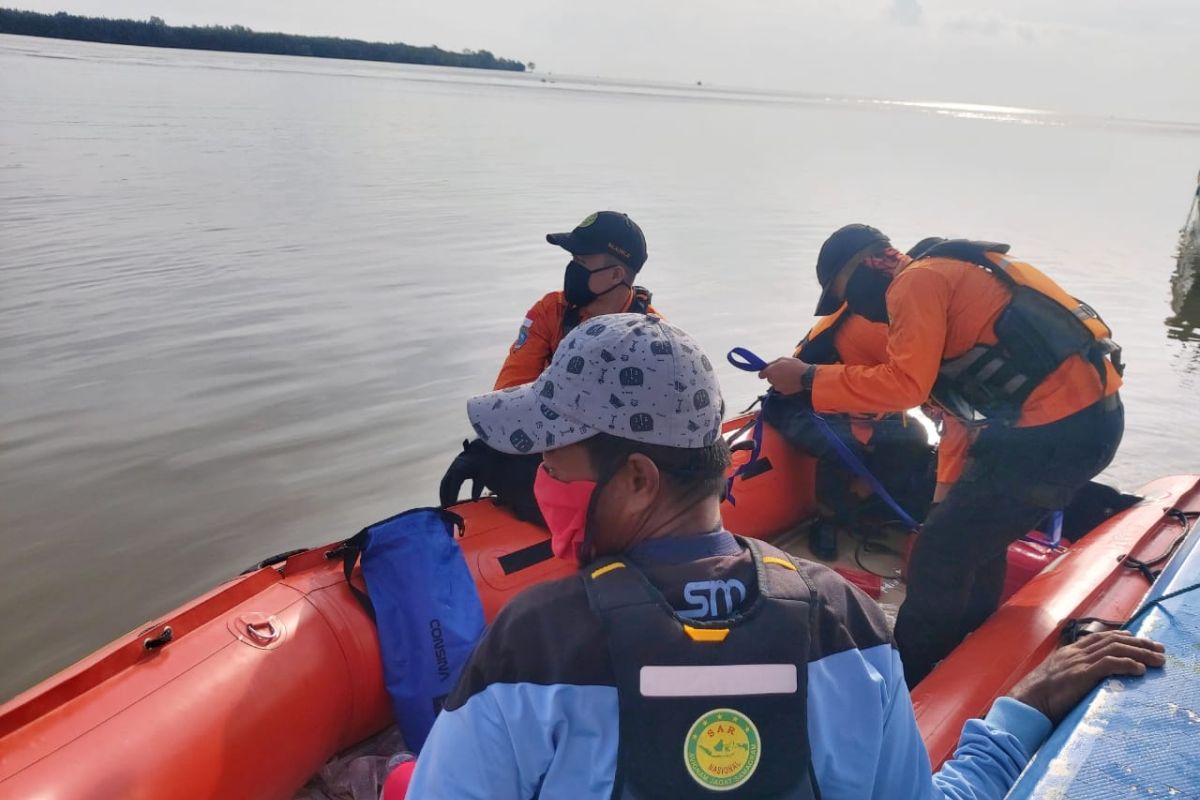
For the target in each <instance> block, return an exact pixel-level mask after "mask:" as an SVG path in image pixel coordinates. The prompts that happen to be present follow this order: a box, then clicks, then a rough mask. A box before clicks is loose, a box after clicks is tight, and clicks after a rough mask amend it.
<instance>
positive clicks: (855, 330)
mask: <svg viewBox="0 0 1200 800" xmlns="http://www.w3.org/2000/svg"><path fill="white" fill-rule="evenodd" d="M843 317H844V319H843ZM835 324H836V325H837V326H838V327H837V330H835V331H834V332H833V349H834V350H836V351H837V356H838V361H839V363H841V364H855V365H862V366H871V365H873V364H882V363H883V362H884V361H886V360H887V340H888V326H887V324H886V323H883V322H872V321H871V320H869V319H867V318H866V317H863V316H859V315H858V314H855V313H853V312H851V311H850V310H849V309H848V308H846V306H845V304H843V305H842V307H841V308H839V309H838V310H837V311H835V312H834V313H832V314H830V315H828V316H826V317H822V318H821V319H819V320H818V321H817V324H816V325H813V327H812V330H810V331H809V332H808V334H807V335H806V336H805V337H804V338H803V339H802V340H801V341H800V344H799V345H797V346H796V352H795V356H796V357H797V358H800V357H801V355H800V353H801V351H802V350H803V349H804V345H805V343H806V342H811V341H813V340H815V339H816V338H817V337H818V336H820V335H821V334H822V333H824V332H825V331H826V330H828V329H829V328H830V327H831V326H833V325H835ZM850 430H851V432H852V433H853V434H854V438H855V439H857V440H858V441H859V442H861V443H862V444H867V443H868V442H870V441H871V435H872V434H873V433H874V432H875V429H874V427H873V425H872V421H871V420H869V419H852V420H851V421H850Z"/></svg>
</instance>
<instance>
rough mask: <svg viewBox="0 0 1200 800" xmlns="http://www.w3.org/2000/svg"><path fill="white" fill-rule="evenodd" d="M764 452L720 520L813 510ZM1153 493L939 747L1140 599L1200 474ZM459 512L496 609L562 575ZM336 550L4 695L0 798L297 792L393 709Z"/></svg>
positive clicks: (791, 525) (1008, 626) (756, 519)
mask: <svg viewBox="0 0 1200 800" xmlns="http://www.w3.org/2000/svg"><path fill="white" fill-rule="evenodd" d="M742 422H744V420H735V421H733V422H731V423H730V424H729V427H728V430H729V431H734V430H737V429H738V428H740V427H741V423H742ZM763 456H764V457H765V460H766V461H767V462H768V465H767V466H765V467H764V466H763V465H759V466H757V467H756V468H755V469H754V470H751V471H749V472H748V473H746V474H745V475H743V476H740V477H739V478H737V480H736V482H735V484H736V485H735V487H734V488H735V496H736V497H737V505H736V506H735V507H726V512H727V516H726V522H727V525H728V527H729V528H730V529H732V530H734V531H736V532H739V533H743V534H746V535H753V536H759V537H768V536H773V535H775V534H778V533H781V532H784V531H787V530H790V529H795V528H796V527H797V525H799V524H800V523H802V522H803V521H804V519H805V518H806V517H807V516H809V514H810V513H811V511H812V508H813V502H812V478H813V470H814V467H813V464H812V462H811V461H810V460H808V459H806V458H802V457H799V456H797V455H795V454H794V453H792V452H791V451H790V450H789V449H788V448H786V447H784V446H782V444H781V443H780V442H779V441H777V440H775V439H774V438H772V437H771V436H770V434H769V432H768V436H767V440H766V442H765V443H764V447H763ZM739 458H743V459H744V458H745V455H744V454H740V453H739ZM1145 492H1146V494H1147V496H1148V497H1147V499H1146V500H1145V501H1143V502H1142V503H1140V504H1139V505H1137V506H1135V507H1134V508H1132V509H1129V510H1128V511H1126V512H1123V513H1122V514H1120V515H1118V516H1117V517H1114V518H1112V519H1111V520H1109V521H1108V522H1107V523H1105V524H1104V525H1103V526H1101V528H1100V529H1098V530H1096V531H1095V532H1093V533H1092V534H1090V535H1089V536H1088V537H1086V539H1085V540H1084V541H1083V542H1081V543H1080V544H1078V545H1077V546H1075V547H1074V548H1072V549H1071V550H1070V551H1068V552H1067V553H1066V554H1065V555H1064V556H1062V557H1061V558H1060V559H1059V560H1058V561H1056V562H1055V563H1054V564H1053V565H1052V566H1051V567H1050V568H1048V569H1047V570H1046V571H1044V572H1043V573H1042V574H1041V575H1039V576H1038V577H1037V578H1035V579H1034V580H1033V581H1031V582H1030V583H1029V584H1028V585H1026V586H1025V587H1024V588H1023V589H1021V590H1020V591H1018V592H1017V594H1016V595H1014V596H1013V597H1012V599H1011V600H1010V601H1009V602H1008V603H1007V604H1005V606H1004V607H1003V608H1002V609H1001V610H1000V611H999V612H998V613H997V614H996V615H995V617H994V618H993V619H992V620H991V621H989V622H988V623H987V624H986V625H985V626H984V627H983V628H981V629H980V630H979V631H978V632H977V633H976V634H974V635H972V636H971V637H970V638H969V639H968V640H967V641H966V642H965V643H964V644H963V645H962V646H961V647H960V648H959V649H958V651H956V652H955V653H954V654H953V655H952V656H951V657H950V658H949V659H947V660H946V661H945V662H943V664H942V665H941V666H940V667H939V668H938V669H937V670H936V671H935V672H934V673H933V674H932V675H931V676H930V678H929V679H928V680H927V681H925V683H923V684H922V685H921V686H920V687H918V689H917V691H916V693H915V695H914V702H915V703H916V706H917V713H918V720H919V722H920V724H921V729H922V732H923V734H924V736H925V739H926V742H927V743H928V744H929V747H930V750H931V753H932V754H933V757H934V760H935V762H940V761H941V760H942V759H943V758H944V757H945V756H946V755H947V754H948V753H949V751H950V749H951V748H952V747H953V743H954V740H955V739H956V738H957V735H958V731H959V730H960V729H961V726H962V723H963V721H964V720H965V719H966V718H968V717H970V716H975V715H978V714H980V713H982V712H983V711H984V710H985V709H986V707H987V706H988V704H989V703H990V702H991V701H992V700H993V699H994V698H995V697H996V696H998V695H999V694H1001V693H1002V692H1003V691H1005V690H1006V689H1007V688H1008V687H1009V686H1011V684H1012V683H1013V682H1015V681H1016V680H1017V679H1018V678H1019V677H1020V676H1021V674H1023V672H1024V671H1025V670H1027V669H1028V668H1029V667H1030V666H1032V665H1033V664H1034V663H1035V662H1036V661H1037V659H1039V658H1040V657H1042V656H1043V655H1045V653H1046V652H1048V650H1049V649H1050V648H1051V647H1052V646H1053V642H1054V640H1055V638H1056V637H1057V635H1058V632H1059V631H1060V629H1061V625H1062V622H1063V621H1064V620H1065V619H1067V618H1070V617H1078V616H1103V617H1109V618H1120V617H1122V616H1123V615H1127V614H1129V613H1130V612H1131V611H1132V610H1133V609H1134V608H1135V607H1136V606H1137V604H1138V602H1139V600H1140V598H1141V596H1142V595H1143V594H1144V593H1145V590H1146V588H1147V586H1146V582H1145V580H1144V579H1143V578H1142V577H1141V575H1140V574H1138V573H1137V572H1136V571H1134V570H1131V569H1129V568H1127V567H1124V566H1122V564H1121V559H1120V558H1119V556H1124V555H1126V554H1134V555H1138V556H1140V557H1143V558H1148V557H1151V556H1152V555H1157V554H1158V553H1159V552H1160V551H1162V550H1164V549H1165V548H1167V547H1168V546H1169V545H1170V543H1171V542H1172V541H1173V540H1174V539H1176V538H1177V537H1178V536H1179V535H1180V525H1179V523H1178V522H1177V521H1175V519H1174V518H1173V517H1172V516H1170V515H1167V514H1164V509H1167V508H1179V509H1184V510H1196V509H1200V487H1198V478H1197V477H1195V476H1189V477H1174V478H1165V479H1162V480H1159V481H1156V482H1155V483H1153V484H1151V485H1150V486H1148V487H1147V488H1146V489H1145ZM454 510H455V512H456V513H458V514H460V515H461V516H462V517H463V518H464V520H465V530H464V531H463V535H462V538H461V540H460V542H461V545H462V550H463V553H464V556H465V557H466V559H467V561H468V564H469V566H470V568H471V571H472V573H473V574H474V576H475V579H476V583H477V585H478V587H479V590H480V594H481V597H482V598H483V603H484V609H485V613H486V615H487V617H488V618H489V619H490V618H492V617H493V616H494V615H495V613H496V612H497V611H498V610H499V609H500V607H501V606H503V604H504V603H505V602H506V601H507V600H508V599H509V598H511V597H512V596H513V595H514V594H515V593H517V592H518V591H520V590H521V589H523V588H524V587H526V586H529V585H531V584H533V583H536V582H538V581H543V580H549V579H552V578H557V577H561V576H564V575H568V574H570V573H571V567H570V566H569V565H568V564H567V563H566V562H562V561H559V560H556V559H554V558H553V557H551V556H550V552H549V546H548V540H547V536H546V534H545V532H544V531H542V530H541V529H539V528H536V527H534V526H530V525H526V524H524V523H520V522H518V521H516V520H514V519H513V518H512V517H511V516H509V515H508V514H507V513H506V512H505V511H504V510H503V509H501V508H499V507H497V506H496V505H495V504H494V503H493V502H492V501H490V500H487V499H485V500H482V501H479V502H474V503H463V504H460V505H458V506H456V507H455V509H454ZM780 541H781V542H785V541H786V538H784V539H780ZM333 549H334V548H333V546H332V545H331V546H327V547H320V548H314V549H310V550H305V551H301V552H297V553H292V554H286V555H284V556H280V557H277V558H275V559H270V560H268V561H267V562H264V563H263V564H261V565H258V566H257V568H255V569H253V570H252V571H248V572H247V573H246V574H243V575H242V576H240V577H238V578H235V579H234V580H232V581H230V582H228V583H226V584H224V585H222V586H218V587H217V588H215V589H213V590H212V591H211V592H209V593H208V594H205V595H203V596H202V597H199V598H196V599H195V600H193V601H192V602H190V603H188V604H186V605H184V606H183V607H181V608H179V609H177V610H176V611H174V612H172V613H171V614H168V615H166V616H164V617H163V618H161V619H158V620H155V621H153V622H151V623H149V624H147V625H145V626H143V627H142V628H140V629H139V630H137V631H136V632H133V633H130V634H128V635H127V636H124V637H122V638H120V639H118V640H117V641H115V642H113V643H112V644H110V645H108V646H107V647H105V648H103V649H101V650H100V651H98V652H97V653H95V654H93V655H92V656H90V657H88V658H86V659H84V660H83V661H81V662H79V663H78V664H76V665H74V666H73V667H70V668H69V669H67V670H65V671H63V672H61V673H59V674H58V675H55V676H53V677H51V678H50V679H48V680H46V681H44V682H43V683H41V684H40V685H38V686H35V687H34V688H32V689H30V690H29V691H27V692H25V693H23V694H21V695H20V696H18V697H16V698H14V699H13V700H12V701H10V702H9V703H7V704H5V705H3V706H0V798H3V800H10V799H12V800H17V799H19V800H30V799H31V798H42V799H44V800H68V799H74V798H123V799H125V800H138V799H140V798H146V799H147V800H148V799H149V798H155V800H163V799H164V798H201V797H212V798H243V797H244V798H288V797H291V796H293V795H294V794H295V792H296V791H297V790H298V789H299V788H300V787H301V786H302V785H303V784H304V783H305V782H306V781H307V780H308V779H309V778H310V776H312V775H313V774H315V773H316V772H317V771H318V770H319V769H320V768H321V766H322V765H323V764H324V763H325V762H326V760H327V759H329V758H330V757H331V756H333V755H334V754H335V753H338V752H339V751H342V750H344V749H346V748H348V747H350V746H352V745H354V744H355V743H357V742H359V741H361V740H363V739H366V738H367V737H370V736H372V735H373V734H375V733H377V732H379V731H381V730H383V729H384V728H386V727H387V726H389V725H390V724H392V721H393V720H392V719H391V705H390V702H389V699H388V697H387V694H386V691H385V689H384V685H383V679H382V674H381V666H380V659H379V651H378V641H377V638H376V634H375V628H374V626H373V624H372V622H371V621H370V619H369V618H368V617H367V616H366V615H365V613H364V612H363V611H362V609H361V607H360V606H359V604H358V602H357V600H356V599H355V598H354V596H353V595H352V594H351V592H350V591H349V589H348V588H347V585H346V581H345V577H344V575H343V573H342V564H341V562H340V560H338V559H331V558H329V557H328V554H329V553H330V552H331V551H332V550H333Z"/></svg>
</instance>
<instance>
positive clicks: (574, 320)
mask: <svg viewBox="0 0 1200 800" xmlns="http://www.w3.org/2000/svg"><path fill="white" fill-rule="evenodd" d="M652 298H653V295H652V294H651V293H650V290H649V289H647V288H646V287H645V286H634V287H633V300H632V301H631V302H630V303H629V309H628V310H627V311H626V312H625V313H626V314H645V313H646V312H648V311H649V310H650V300H651V299H652ZM579 312H580V309H579V306H572V305H568V306H567V310H566V311H565V312H564V313H563V319H562V336H563V338H565V337H566V335H567V334H568V333H570V332H571V331H573V330H575V329H576V328H577V327H579V323H580V320H581V317H580V313H579Z"/></svg>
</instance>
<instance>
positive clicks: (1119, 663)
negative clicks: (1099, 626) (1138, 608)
mask: <svg viewBox="0 0 1200 800" xmlns="http://www.w3.org/2000/svg"><path fill="white" fill-rule="evenodd" d="M1163 650H1164V648H1163V646H1162V645H1161V644H1159V643H1158V642H1155V641H1151V640H1150V639H1142V638H1139V637H1137V636H1134V635H1133V634H1131V633H1129V632H1128V631H1104V632H1103V633H1092V634H1088V635H1087V636H1085V637H1083V638H1082V639H1080V640H1079V641H1077V642H1074V643H1072V644H1069V645H1067V646H1065V647H1062V648H1059V649H1058V650H1056V651H1054V652H1053V653H1052V654H1050V656H1049V657H1048V658H1047V659H1046V660H1045V661H1043V662H1042V663H1041V665H1040V666H1039V667H1038V668H1037V669H1035V670H1033V671H1032V672H1030V673H1029V674H1028V675H1026V676H1025V678H1024V679H1023V680H1022V681H1020V682H1019V683H1018V684H1017V685H1016V686H1014V687H1013V688H1012V691H1010V692H1009V696H1010V697H1012V698H1013V699H1015V700H1019V701H1021V702H1022V703H1024V704H1025V705H1027V706H1030V707H1032V708H1035V709H1037V710H1038V711H1040V712H1042V713H1043V714H1045V715H1046V718H1047V719H1049V720H1050V721H1051V722H1053V723H1054V724H1058V723H1059V722H1060V721H1061V720H1062V718H1063V717H1064V716H1066V715H1067V713H1068V712H1069V711H1070V710H1071V709H1072V708H1074V707H1075V706H1076V705H1077V704H1078V703H1079V701H1080V700H1082V699H1083V698H1084V697H1085V696H1086V695H1087V693H1088V692H1090V691H1091V690H1092V689H1093V688H1094V687H1095V686H1096V684H1097V683H1099V682H1100V681H1102V680H1104V679H1105V678H1109V677H1112V676H1115V675H1134V676H1137V675H1145V674H1146V670H1147V669H1149V668H1150V667H1161V666H1162V665H1163V664H1164V663H1166V656H1164V655H1163Z"/></svg>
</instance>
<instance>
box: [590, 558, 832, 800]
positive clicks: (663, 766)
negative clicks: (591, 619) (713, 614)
mask: <svg viewBox="0 0 1200 800" xmlns="http://www.w3.org/2000/svg"><path fill="white" fill-rule="evenodd" d="M738 541H739V542H740V543H742V545H743V546H745V547H748V548H749V550H750V553H751V555H752V557H753V559H754V565H755V570H756V573H757V579H758V597H757V598H756V599H755V600H754V601H752V602H751V603H750V604H749V606H748V607H746V608H743V609H742V610H740V611H739V612H738V613H736V614H735V615H734V616H732V617H730V618H728V619H725V620H719V621H708V622H705V621H700V620H689V619H684V618H682V617H680V616H679V615H678V614H677V613H676V612H675V610H674V609H672V608H671V606H670V605H669V604H668V603H667V601H666V598H664V597H663V596H662V594H661V593H660V592H659V591H658V590H657V589H655V588H654V586H653V585H652V584H651V583H650V581H649V580H648V579H647V578H646V576H645V575H644V574H643V573H642V571H641V570H639V569H638V568H637V567H636V566H634V565H633V564H632V563H630V562H629V561H625V560H622V559H619V558H608V559H602V560H600V561H597V562H596V563H594V564H591V565H589V566H588V567H587V568H585V569H584V570H583V572H582V573H581V574H582V576H583V580H584V585H585V587H586V588H587V595H588V603H589V605H590V606H591V609H592V612H593V613H595V614H596V615H597V616H598V617H599V619H600V623H601V627H602V629H603V631H604V634H605V638H606V640H607V644H608V651H609V657H610V658H611V660H612V666H613V671H614V674H615V677H616V684H617V697H618V705H619V712H620V741H619V743H618V746H617V773H616V777H615V781H614V784H613V794H612V796H613V798H615V799H618V800H643V799H645V798H666V797H669V798H681V799H682V798H714V797H730V798H767V797H772V798H785V799H786V800H815V799H816V798H818V797H819V796H820V795H819V792H818V791H817V787H816V778H815V776H814V775H813V774H812V754H811V750H810V748H809V741H808V713H807V689H808V655H809V641H810V636H811V629H812V619H813V615H814V614H815V610H816V597H815V590H814V589H813V587H812V586H811V585H810V584H809V583H808V581H806V580H805V579H804V578H803V577H802V576H801V575H800V573H799V572H798V571H797V570H796V567H795V564H794V563H793V562H792V560H791V559H790V557H789V556H788V555H787V554H786V553H784V552H783V551H781V550H777V549H775V548H773V547H771V546H770V545H766V544H762V543H759V542H756V541H754V540H751V539H742V538H740V537H739V538H738Z"/></svg>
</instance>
